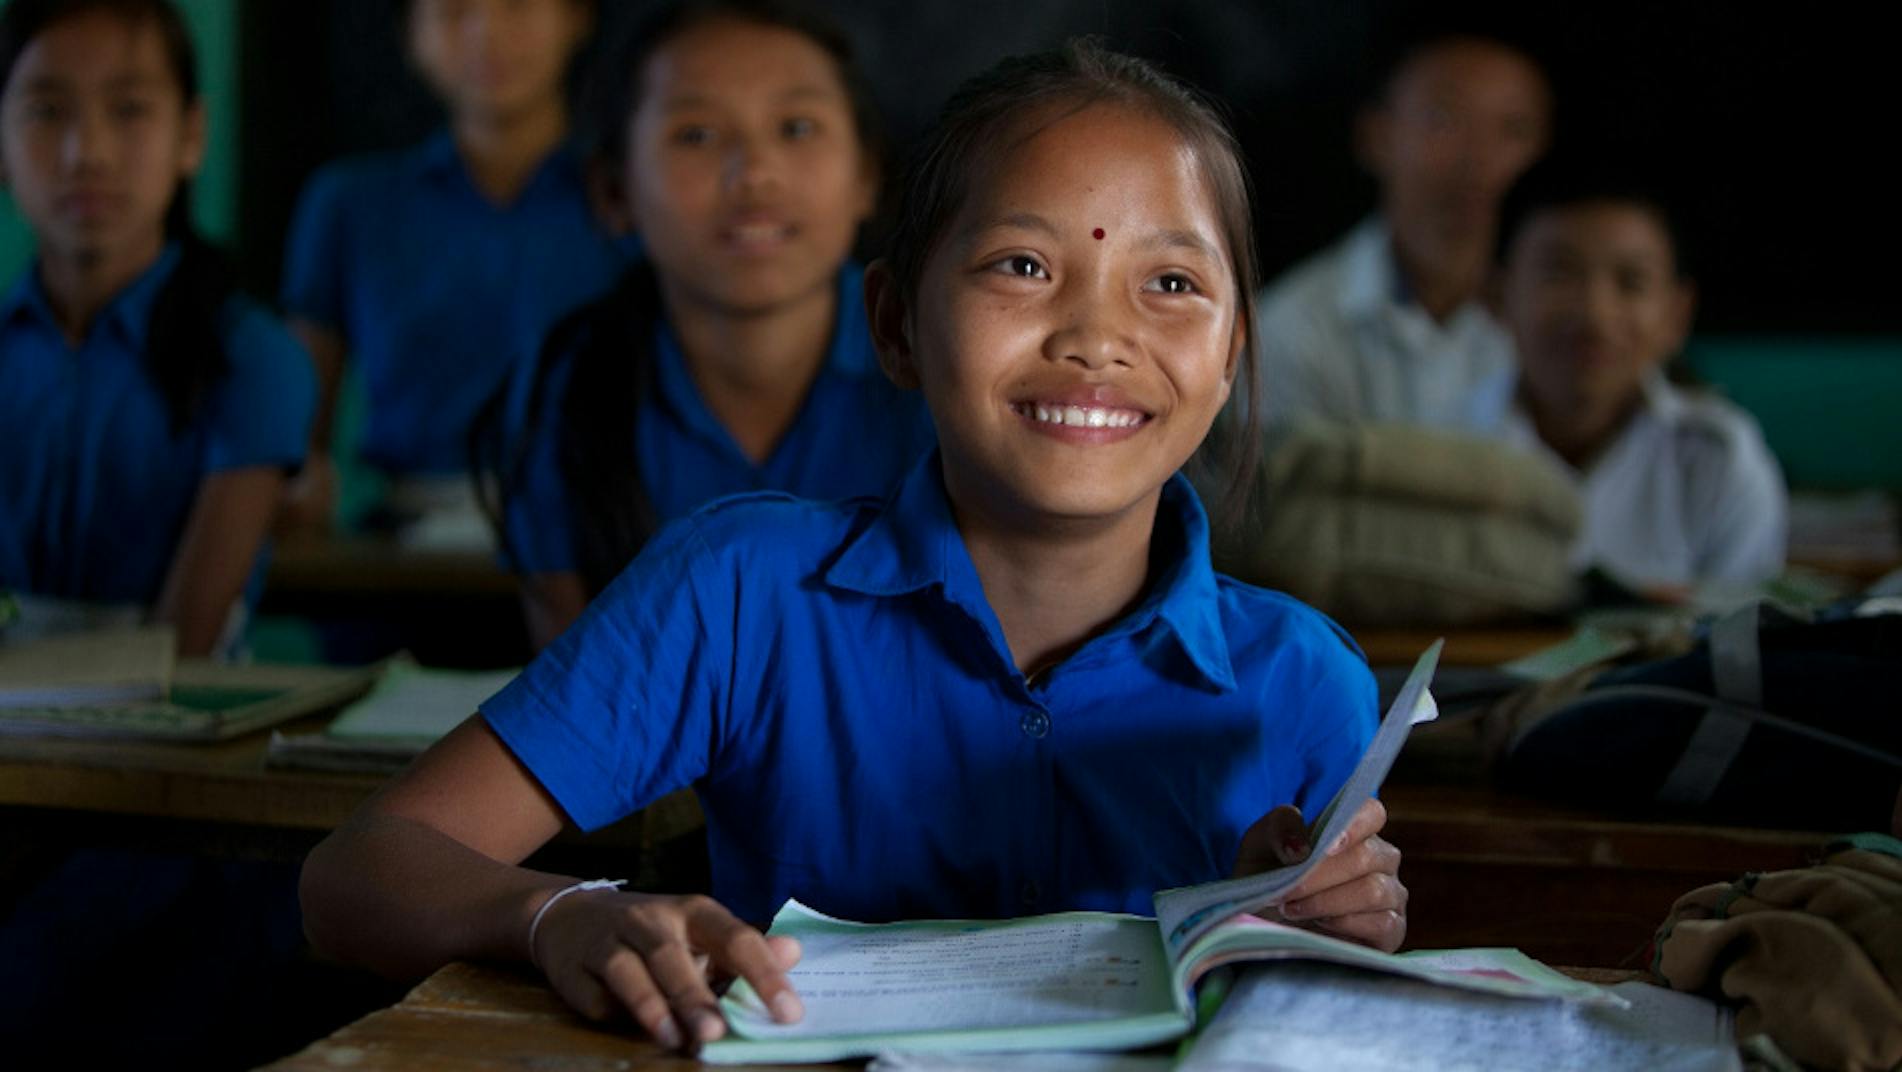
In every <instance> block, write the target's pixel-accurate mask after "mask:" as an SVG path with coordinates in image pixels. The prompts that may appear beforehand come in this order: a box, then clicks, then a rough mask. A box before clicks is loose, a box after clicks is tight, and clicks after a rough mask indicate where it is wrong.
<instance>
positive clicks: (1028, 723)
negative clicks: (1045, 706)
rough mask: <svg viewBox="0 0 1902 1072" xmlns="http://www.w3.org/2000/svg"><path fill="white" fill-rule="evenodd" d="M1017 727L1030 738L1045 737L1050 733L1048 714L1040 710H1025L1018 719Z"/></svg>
mask: <svg viewBox="0 0 1902 1072" xmlns="http://www.w3.org/2000/svg"><path fill="white" fill-rule="evenodd" d="M1017 728H1018V729H1020V730H1023V731H1024V736H1026V737H1029V738H1030V739H1031V740H1037V739H1039V738H1042V737H1047V736H1049V735H1050V716H1049V715H1046V714H1044V713H1043V712H1042V711H1026V712H1024V717H1023V718H1021V719H1019V720H1018V722H1017Z"/></svg>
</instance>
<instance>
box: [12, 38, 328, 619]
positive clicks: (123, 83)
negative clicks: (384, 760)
mask: <svg viewBox="0 0 1902 1072" xmlns="http://www.w3.org/2000/svg"><path fill="white" fill-rule="evenodd" d="M0 80H4V81H3V85H4V90H3V91H0V169H4V172H3V174H4V180H5V183H6V186H7V188H8V190H9V192H11V194H12V195H13V198H14V201H15V203H16V204H17V205H18V206H19V208H20V211H21V213H22V214H23V215H24V216H25V217H26V219H27V222H28V223H29V224H30V226H31V227H32V229H33V235H34V240H35V243H36V247H37V250H36V252H37V257H36V260H35V262H34V264H33V266H32V267H31V268H30V269H29V270H28V271H27V273H26V274H25V276H24V277H23V278H21V279H20V280H19V281H18V282H17V283H16V284H14V286H13V288H12V289H11V291H9V292H8V293H7V294H6V296H5V298H4V299H3V300H0V430H4V435H5V438H6V449H5V452H4V454H0V587H5V588H8V589H12V590H14V591H15V593H16V598H17V599H18V600H19V602H20V603H21V604H22V605H23V607H24V611H25V613H24V616H23V618H22V621H21V622H20V623H19V624H18V628H17V631H16V635H18V632H27V631H54V630H58V629H61V628H65V627H84V626H87V625H101V624H107V623H112V622H118V621H128V620H138V619H141V618H147V617H150V618H156V619H157V620H160V621H164V622H170V623H173V624H174V625H176V627H177V629H178V646H179V650H180V652H181V653H184V654H204V653H207V652H210V651H212V650H214V649H215V648H219V647H221V646H223V645H225V644H228V643H229V642H230V641H231V640H232V639H233V638H234V636H235V634H236V631H237V626H238V624H239V623H240V622H241V621H242V618H243V614H242V611H243V608H244V606H245V605H246V601H245V599H244V598H243V597H244V596H245V595H246V594H247V592H248V593H250V594H252V595H255V593H256V590H257V583H256V582H257V580H258V577H259V575H260V571H259V569H258V567H259V565H260V557H261V556H260V554H259V551H260V548H261V547H262V545H263V543H264V540H265V535H266V532H267V530H268V529H269V526H270V522H271V517H272V512H273V510H274V508H275V506H276V503H277V501H278V497H279V494H280V491H281V488H282V486H283V483H284V480H285V477H286V474H287V473H290V472H293V471H294V470H295V469H296V468H297V466H298V465H299V464H300V463H301V462H302V460H303V457H304V449H305V440H306V436H307V434H308V430H309V427H310V421H311V413H312V407H313V405H314V397H315V388H314V383H313V379H312V377H311V373H310V368H309V362H308V360H307V359H306V358H305V356H304V354H303V352H302V351H301V349H300V348H299V347H298V345H297V343H296V342H295V340H293V339H292V338H291V336H290V335H289V334H288V333H287V332H286V331H285V330H284V329H283V327H282V326H281V325H279V324H278V323H277V322H276V321H275V320H273V319H272V318H271V317H270V316H269V315H267V314H266V313H265V312H264V310H263V309H262V308H260V307H259V306H257V305H256V304H254V303H252V302H250V301H248V300H246V299H245V298H243V297H242V296H239V295H237V294H235V293H234V292H233V290H232V286H231V283H230V281H229V278H228V276H227V274H226V272H225V270H224V268H223V266H222V264H221V263H220V262H219V260H218V258H217V257H216V256H215V255H214V254H213V253H212V251H210V250H209V249H207V248H206V247H205V246H204V244H203V243H202V242H201V241H200V240H199V239H198V238H197V237H196V236H195V235H194V234H193V232H192V229H191V224H190V211H191V207H190V198H189V196H188V190H187V183H188V180H189V179H190V178H191V177H192V175H193V174H195V173H196V172H197V170H198V166H199V163H200V162H201V160H202V159H203V157H204V152H205V110H204V105H203V103H202V102H201V101H200V100H199V96H198V80H197V69H196V63H195V61H194V57H193V54H192V49H191V43H190V40H189V38H188V37H187V36H186V31H185V27H184V24H183V22H182V21H181V20H180V18H179V16H178V13H177V12H176V11H175V10H173V8H172V7H171V6H170V5H169V4H166V3H163V2H161V0H144V2H136V0H122V2H110V3H108V2H94V3H85V2H75V0H67V2H59V0H15V2H13V3H9V4H8V5H7V6H6V9H5V12H4V14H3V15H0Z"/></svg>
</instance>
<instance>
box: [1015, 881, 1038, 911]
mask: <svg viewBox="0 0 1902 1072" xmlns="http://www.w3.org/2000/svg"><path fill="white" fill-rule="evenodd" d="M1019 892H1020V893H1021V894H1022V895H1023V898H1024V905H1025V907H1027V908H1028V907H1035V906H1036V904H1037V900H1038V899H1039V898H1041V897H1042V896H1043V889H1042V887H1040V886H1038V885H1037V880H1036V879H1031V880H1029V881H1027V882H1025V883H1024V888H1023V889H1022V890H1021V891H1019Z"/></svg>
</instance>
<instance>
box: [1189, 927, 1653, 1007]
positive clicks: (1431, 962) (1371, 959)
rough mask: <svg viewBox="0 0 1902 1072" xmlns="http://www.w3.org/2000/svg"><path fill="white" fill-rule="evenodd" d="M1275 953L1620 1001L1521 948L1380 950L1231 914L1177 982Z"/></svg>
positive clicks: (1444, 980) (1490, 987) (1501, 990)
mask: <svg viewBox="0 0 1902 1072" xmlns="http://www.w3.org/2000/svg"><path fill="white" fill-rule="evenodd" d="M1277 960H1280V961H1291V960H1305V961H1324V962H1326V963H1329V964H1336V965H1342V966H1345V967H1353V968H1362V969H1366V970H1369V971H1377V972H1384V973H1387V974H1392V975H1401V976H1407V977H1409V978H1413V979H1418V980H1421V981H1422V982H1427V983H1433V984H1435V985H1438V986H1449V987H1456V988H1458V989H1461V990H1475V991H1482V992H1485V993H1489V994H1496V995H1498V996H1500V997H1516V998H1558V999H1562V1000H1565V1001H1576V1002H1585V1003H1591V1004H1601V1005H1618V1004H1621V1003H1622V1002H1621V999H1620V998H1619V997H1618V996H1617V995H1616V994H1614V993H1612V992H1611V991H1610V990H1608V989H1606V988H1605V987H1602V986H1595V985H1593V984H1591V983H1587V982H1584V981H1582V980H1579V979H1574V978H1572V977H1571V976H1568V975H1565V974H1563V973H1561V972H1556V971H1553V970H1552V969H1551V968H1548V967H1546V966H1545V965H1543V964H1541V963H1539V962H1538V961H1536V960H1534V959H1532V958H1531V957H1529V956H1526V955H1525V954H1524V953H1521V952H1520V951H1519V950H1517V949H1416V950H1413V951H1411V952H1407V953H1383V952H1381V951H1380V950H1378V949H1370V948H1368V947H1367V946H1364V945H1361V944H1359V943H1358V942H1350V941H1347V940H1346V939H1344V938H1336V937H1334V936H1332V935H1327V934H1316V933H1315V932H1313V931H1307V930H1302V929H1301V928H1299V927H1291V926H1289V925H1287V924H1285V923H1272V922H1269V921H1268V920H1265V919H1262V918H1260V917H1258V916H1251V915H1241V916H1235V917H1231V918H1230V919H1228V920H1227V921H1226V922H1224V923H1222V924H1221V925H1220V926H1218V927H1216V928H1215V929H1214V930H1212V931H1210V932H1209V933H1208V934H1206V935H1203V936H1202V938H1201V939H1199V940H1198V941H1197V942H1196V943H1195V944H1194V945H1193V946H1191V947H1190V948H1189V949H1188V951H1187V952H1186V953H1184V954H1183V955H1182V956H1181V957H1179V958H1177V964H1176V974H1175V979H1176V986H1177V987H1178V988H1179V989H1182V990H1184V991H1187V990H1188V989H1189V988H1190V987H1191V986H1193V985H1194V984H1195V983H1196V982H1197V981H1198V980H1200V979H1201V978H1202V976H1203V975H1204V974H1206V973H1207V972H1209V971H1210V970H1212V969H1214V968H1218V967H1221V966H1223V965H1227V964H1236V963H1242V962H1265V961H1277Z"/></svg>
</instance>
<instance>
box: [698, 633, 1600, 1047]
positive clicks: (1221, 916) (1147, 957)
mask: <svg viewBox="0 0 1902 1072" xmlns="http://www.w3.org/2000/svg"><path fill="white" fill-rule="evenodd" d="M1439 652H1440V645H1439V644H1438V643H1435V644H1434V645H1433V646H1432V647H1431V648H1429V649H1428V650H1427V652H1426V654H1424V655H1422V656H1421V657H1420V660H1419V662H1418V663H1416V664H1415V665H1414V669H1413V673H1412V674H1411V675H1410V676H1409V677H1408V679H1407V682H1406V684H1405V685H1404V686H1403V687H1402V688H1401V690H1400V693H1399V695H1398V696H1397V697H1396V698H1395V700H1394V704H1393V707H1392V708H1390V709H1389V710H1388V713H1387V716H1386V718H1385V719H1383V720H1382V722H1381V726H1380V729H1379V731H1378V732H1377V733H1375V735H1374V740H1373V743H1372V744H1370V745H1369V746H1368V749H1367V753H1366V754H1365V755H1364V756H1362V757H1361V760H1360V762H1359V763H1358V764H1357V765H1356V766H1355V768H1354V770H1353V772H1352V773H1351V774H1349V775H1348V777H1347V780H1346V781H1345V782H1344V783H1343V784H1342V786H1341V788H1340V791H1339V792H1337V793H1336V794H1335V796H1334V799H1333V800H1332V801H1331V802H1330V803H1329V804H1328V806H1327V807H1326V808H1325V809H1324V810H1323V811H1322V813H1321V814H1320V815H1319V816H1318V817H1316V819H1315V822H1314V827H1313V829H1312V831H1311V835H1310V844H1313V845H1315V846H1317V847H1318V846H1325V845H1328V844H1331V843H1332V842H1333V841H1334V840H1335V839H1336V838H1338V837H1340V836H1341V834H1343V833H1344V832H1345V831H1346V829H1347V824H1348V822H1349V821H1350V820H1351V819H1352V817H1353V814H1354V812H1355V811H1356V810H1357V809H1358V808H1359V806H1360V803H1361V801H1363V800H1365V799H1367V797H1369V796H1371V795H1372V794H1373V792H1374V791H1375V790H1376V789H1378V788H1379V786H1380V782H1381V780H1382V779H1383V778H1384V777H1386V774H1387V771H1388V769H1389V768H1390V767H1391V766H1392V765H1393V760H1394V757H1395V755H1397V754H1398V753H1399V751H1400V746H1401V745H1402V744H1403V743H1405V740H1406V736H1407V730H1408V729H1409V728H1410V727H1411V726H1412V725H1413V724H1414V723H1416V722H1420V721H1425V720H1427V719H1430V718H1432V717H1433V714H1434V707H1433V698H1432V696H1431V694H1430V693H1429V692H1428V691H1427V683H1428V681H1429V680H1430V679H1431V677H1432V674H1433V668H1434V666H1435V664H1436V663H1437V661H1438V659H1439ZM1321 855H1322V854H1321V853H1320V852H1318V851H1317V852H1316V853H1314V854H1312V855H1311V856H1310V857H1309V858H1308V859H1307V860H1306V861H1304V862H1303V863H1300V864H1296V865H1293V866H1290V867H1283V868H1278V869H1275V870H1272V871H1267V872H1263V873H1262V874H1259V875H1252V876H1249V877H1247V878H1241V879H1231V880H1227V881H1222V882H1211V883H1207V884H1204V885H1200V886H1190V887H1185V888H1181V889H1174V890H1165V891H1162V892H1161V893H1158V894H1157V895H1156V897H1155V905H1156V918H1154V919H1151V918H1148V917H1145V916H1131V915H1124V914H1120V913H1109V912H1063V913H1057V914H1054V915H1047V916H1035V917H1030V918H1026V919H1012V920H990V921H979V920H932V921H911V922H902V923H887V924H864V923H853V922H848V921H846V920H840V919H833V918H831V917H829V916H826V915H823V914H821V913H818V912H815V911H813V910H812V909H810V908H807V907H806V906H804V905H802V904H799V903H798V902H796V901H789V902H787V903H786V904H785V905H784V906H783V907H782V908H781V909H780V910H779V913H778V915H777V916H776V917H774V919H773V925H772V930H771V933H773V934H783V935H788V936H791V937H794V938H797V939H799V941H800V944H801V947H802V949H803V953H802V955H801V957H800V961H799V964H798V966H797V967H795V968H794V969H793V970H792V972H791V973H790V977H791V980H792V984H793V986H794V988H795V989H797V990H798V992H799V994H800V997H801V998H802V999H803V1000H804V1002H805V1006H806V1015H805V1017H804V1018H803V1019H802V1020H801V1021H800V1022H798V1023H796V1024H780V1023H775V1022H774V1021H773V1019H772V1017H771V1015H770V1014H769V1013H768V1012H767V1010H766V1007H765V1005H764V1003H763V1002H761V1001H760V999H759V996H758V995H757V994H756V993H754V991H753V990H752V989H751V988H750V987H749V986H747V985H746V984H745V982H744V981H742V982H739V983H736V984H735V985H734V986H733V988H732V990H730V991H729V992H728V993H727V995H726V997H725V998H724V999H723V1001H722V1005H723V1008H724V1011H725V1013H726V1016H727V1022H728V1024H729V1025H730V1027H731V1029H732V1030H731V1033H730V1034H729V1036H728V1037H727V1038H725V1039H722V1040H720V1041H718V1042H714V1043H711V1044H709V1045H708V1046H707V1047H706V1049H705V1050H704V1051H703V1053H702V1055H701V1056H702V1059H703V1060H706V1061H710V1062H714V1063H739V1062H774V1061H831V1060H838V1059H842V1058H847V1057H854V1056H864V1055H868V1054H873V1053H877V1052H880V1051H884V1050H893V1049H901V1050H905V1051H910V1052H931V1051H962V1052H981V1051H1012V1050H1017V1051H1021V1050H1110V1049H1127V1048H1131V1047H1136V1046H1145V1045H1150V1044H1152V1043H1157V1042H1162V1041H1166V1040H1168V1039H1171V1038H1175V1037H1177V1036H1180V1035H1183V1034H1185V1033H1187V1032H1188V1031H1189V1030H1190V1028H1191V1027H1193V1026H1194V1022H1195V1013H1194V1005H1193V999H1192V992H1193V990H1194V987H1195V984H1196V982H1197V981H1198V980H1199V979H1200V978H1201V977H1202V976H1203V975H1204V974H1205V973H1207V972H1208V971H1210V970H1212V969H1214V968H1217V967H1220V966H1222V965H1225V964H1229V963H1234V962H1238V961H1245V960H1248V961H1253V960H1282V959H1296V960H1313V961H1324V962H1328V963H1334V964H1341V965H1347V966H1351V967H1359V968H1367V969H1372V970H1375V971H1382V972H1389V973H1393V974H1396V975H1403V976H1408V977H1411V978H1416V979H1422V980H1425V981H1428V982H1433V983H1440V984H1444V985H1448V986H1455V987H1460V988H1463V989H1467V990H1476V991H1483V992H1486V993H1491V994H1499V995H1506V996H1514V997H1540V998H1565V999H1572V1000H1579V1001H1587V1002H1594V1001H1596V1002H1609V1003H1612V1004H1617V1003H1618V999H1617V998H1615V997H1613V996H1611V995H1609V993H1608V992H1606V991H1604V990H1601V989H1600V988H1598V987H1595V986H1592V985H1590V984H1588V983H1582V982H1578V981H1575V980H1572V979H1569V978H1567V977H1566V976H1564V975H1561V974H1559V973H1557V972H1554V971H1552V970H1551V969H1549V968H1547V967H1545V966H1544V965H1542V964H1540V963H1538V962H1537V961H1535V960H1533V959H1531V958H1529V957H1527V956H1525V955H1524V954H1522V953H1519V952H1518V951H1516V950H1509V949H1473V950H1443V951H1433V952H1415V953H1405V954H1400V955H1394V954H1389V953H1381V952H1377V951H1375V950H1372V949H1368V948H1366V947H1365V946H1360V945H1356V944H1354V943H1352V942H1347V941H1343V940H1341V939H1338V938H1330V937H1327V936H1325V935H1320V934H1315V933H1313V932H1310V931H1306V930H1301V929H1299V928H1296V927H1289V926H1285V925H1282V924H1277V923H1271V922H1269V921H1267V920H1264V919H1260V918H1257V917H1255V916H1253V915H1249V913H1251V912H1254V911H1256V910H1258V909H1261V908H1264V907H1268V906H1270V905H1274V904H1277V903H1279V902H1280V901H1281V900H1282V899H1284V898H1285V897H1286V896H1287V895H1288V893H1289V892H1290V891H1291V890H1292V889H1294V887H1295V886H1296V885H1297V884H1298V883H1299V882H1300V881H1301V879H1302V878H1303V877H1304V876H1305V875H1306V874H1307V873H1308V871H1309V870H1310V869H1311V868H1312V867H1313V865H1314V864H1315V863H1317V862H1318V861H1319V859H1320V858H1321Z"/></svg>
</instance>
